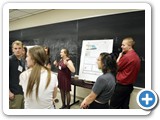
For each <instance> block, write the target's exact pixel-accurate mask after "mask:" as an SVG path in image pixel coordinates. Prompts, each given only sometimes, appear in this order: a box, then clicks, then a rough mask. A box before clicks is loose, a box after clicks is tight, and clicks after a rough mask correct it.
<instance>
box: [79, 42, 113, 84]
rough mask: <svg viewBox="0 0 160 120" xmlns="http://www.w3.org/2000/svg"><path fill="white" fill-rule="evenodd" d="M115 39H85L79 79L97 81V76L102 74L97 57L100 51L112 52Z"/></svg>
mask: <svg viewBox="0 0 160 120" xmlns="http://www.w3.org/2000/svg"><path fill="white" fill-rule="evenodd" d="M112 50H113V39H104V40H84V41H83V43H82V52H81V60H80V69H79V79H82V80H86V81H96V79H97V77H98V76H100V75H102V71H101V70H99V69H98V66H97V63H96V61H97V58H98V56H99V54H100V53H102V52H107V53H112Z"/></svg>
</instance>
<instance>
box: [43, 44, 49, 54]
mask: <svg viewBox="0 0 160 120" xmlns="http://www.w3.org/2000/svg"><path fill="white" fill-rule="evenodd" d="M44 49H47V55H48V56H50V48H49V47H47V46H44Z"/></svg>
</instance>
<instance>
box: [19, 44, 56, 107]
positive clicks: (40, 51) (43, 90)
mask: <svg viewBox="0 0 160 120" xmlns="http://www.w3.org/2000/svg"><path fill="white" fill-rule="evenodd" d="M26 61H27V66H28V67H29V69H28V70H26V71H24V72H23V73H21V74H20V83H19V84H20V85H21V86H22V88H23V92H24V98H25V109H54V105H53V98H55V97H56V94H57V76H56V75H55V74H53V73H52V72H51V70H50V69H48V68H47V67H46V66H45V65H44V64H45V61H46V53H45V51H44V48H43V47H41V46H35V47H32V48H30V49H29V51H28V53H27V58H26Z"/></svg>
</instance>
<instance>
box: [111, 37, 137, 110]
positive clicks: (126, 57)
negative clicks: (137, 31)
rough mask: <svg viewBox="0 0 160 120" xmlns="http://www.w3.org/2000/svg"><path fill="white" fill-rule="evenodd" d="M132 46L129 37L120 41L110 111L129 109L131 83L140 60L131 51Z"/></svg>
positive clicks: (131, 39)
mask: <svg viewBox="0 0 160 120" xmlns="http://www.w3.org/2000/svg"><path fill="white" fill-rule="evenodd" d="M134 44H135V42H134V40H133V38H131V37H127V38H125V39H123V41H122V45H121V48H122V52H121V53H120V54H119V56H118V58H117V65H118V72H117V75H116V79H117V83H116V87H115V91H114V94H113V96H112V98H111V101H110V108H111V109H129V101H130V94H131V93H132V91H133V83H134V82H135V81H136V79H137V76H138V72H139V70H140V58H139V56H138V55H137V53H136V52H135V51H134V49H133V47H134Z"/></svg>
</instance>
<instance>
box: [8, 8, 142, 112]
mask: <svg viewBox="0 0 160 120" xmlns="http://www.w3.org/2000/svg"><path fill="white" fill-rule="evenodd" d="M131 11H138V10H132V9H98V10H84V9H83V10H78V9H77V10H64V9H59V10H51V11H48V12H44V13H41V14H37V15H33V16H30V17H26V18H24V19H20V20H17V21H13V22H10V23H9V30H10V31H13V30H18V29H24V28H30V27H35V26H41V25H47V24H53V23H59V22H64V21H71V20H77V19H83V18H90V17H96V16H103V15H110V14H116V13H124V12H131ZM90 91H91V90H89V89H85V88H81V87H77V91H76V94H77V96H78V97H81V98H84V97H86V96H87V95H88V94H89V93H90ZM139 91H140V89H137V88H135V89H134V90H133V92H132V94H131V101H130V108H132V109H139V108H140V107H139V106H138V105H137V102H136V96H137V93H138V92H139ZM71 93H72V94H73V86H72V92H71Z"/></svg>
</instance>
